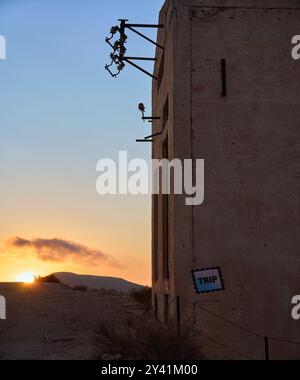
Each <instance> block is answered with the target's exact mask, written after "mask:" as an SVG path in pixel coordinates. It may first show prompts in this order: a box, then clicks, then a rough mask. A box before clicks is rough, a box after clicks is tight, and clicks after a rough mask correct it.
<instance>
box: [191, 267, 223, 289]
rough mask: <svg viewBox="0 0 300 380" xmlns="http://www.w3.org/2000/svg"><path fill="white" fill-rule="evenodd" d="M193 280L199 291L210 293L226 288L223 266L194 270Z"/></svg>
mask: <svg viewBox="0 0 300 380" xmlns="http://www.w3.org/2000/svg"><path fill="white" fill-rule="evenodd" d="M192 273H193V280H194V285H195V290H196V292H197V293H199V294H200V293H210V292H219V291H222V290H225V286H224V281H223V276H222V272H221V268H219V267H214V268H207V269H199V270H193V271H192Z"/></svg>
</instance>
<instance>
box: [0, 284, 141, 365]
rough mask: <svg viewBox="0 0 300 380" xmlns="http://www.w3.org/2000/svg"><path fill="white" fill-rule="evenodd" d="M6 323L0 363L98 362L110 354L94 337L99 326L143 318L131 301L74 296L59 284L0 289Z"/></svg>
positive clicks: (112, 294)
mask: <svg viewBox="0 0 300 380" xmlns="http://www.w3.org/2000/svg"><path fill="white" fill-rule="evenodd" d="M0 294H1V295H3V296H4V297H5V298H6V309H7V319H6V320H0V359H25V360H30V359H62V360H64V359H76V360H78V359H97V358H101V357H103V355H104V357H105V355H107V354H109V353H108V352H105V348H103V347H102V348H101V347H99V345H98V344H97V341H96V337H97V335H98V334H99V326H100V325H101V322H103V321H106V320H114V321H115V322H116V323H120V324H122V323H124V322H125V321H126V320H127V319H128V318H130V317H140V316H142V318H143V316H144V315H146V314H147V313H146V312H145V311H144V309H143V307H142V306H141V305H139V304H137V303H135V302H134V301H132V299H130V298H129V296H127V295H124V294H121V293H118V292H116V291H111V290H88V291H85V292H83V291H75V290H72V289H71V288H70V287H67V286H65V285H63V284H33V285H25V284H16V283H0Z"/></svg>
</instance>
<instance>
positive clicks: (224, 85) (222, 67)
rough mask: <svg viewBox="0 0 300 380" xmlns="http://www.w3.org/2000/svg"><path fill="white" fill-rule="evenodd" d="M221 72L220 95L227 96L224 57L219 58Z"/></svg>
mask: <svg viewBox="0 0 300 380" xmlns="http://www.w3.org/2000/svg"><path fill="white" fill-rule="evenodd" d="M221 73H222V97H223V98H226V96H227V76H226V74H227V73H226V59H224V58H223V59H222V60H221Z"/></svg>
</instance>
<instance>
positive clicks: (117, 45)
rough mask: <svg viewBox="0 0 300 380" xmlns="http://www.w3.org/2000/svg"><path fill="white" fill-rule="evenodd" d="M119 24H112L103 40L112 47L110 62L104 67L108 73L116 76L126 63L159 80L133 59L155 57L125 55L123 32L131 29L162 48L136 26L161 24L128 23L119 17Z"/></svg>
mask: <svg viewBox="0 0 300 380" xmlns="http://www.w3.org/2000/svg"><path fill="white" fill-rule="evenodd" d="M118 21H120V25H116V26H113V27H112V28H111V30H110V33H111V36H110V37H107V38H106V39H105V42H106V43H108V44H109V45H110V47H111V48H112V49H113V52H112V53H111V54H110V58H111V63H110V64H107V65H105V69H106V70H107V71H108V72H109V73H110V75H111V76H112V77H114V78H116V77H117V76H118V75H119V74H120V73H121V71H122V70H123V69H124V67H125V65H126V63H128V64H129V65H131V66H133V67H134V68H136V69H138V70H139V71H141V72H142V73H144V74H146V75H148V76H150V77H151V78H153V79H156V80H159V78H158V77H156V76H154V75H153V74H151V73H150V72H149V71H147V70H145V69H144V68H143V67H141V66H139V65H138V64H137V63H135V62H134V61H156V58H151V57H150V58H149V57H129V56H126V52H127V49H126V47H125V44H126V43H127V39H128V36H127V34H126V33H125V31H126V29H128V30H131V31H132V32H133V33H135V34H137V35H138V36H140V37H142V38H144V39H145V40H146V41H148V42H150V43H152V44H153V45H155V46H157V47H159V48H160V49H164V47H163V46H161V45H160V44H158V43H157V42H155V41H153V40H152V39H151V38H149V37H147V36H145V35H144V34H143V33H141V32H140V31H138V30H137V29H136V28H163V27H164V26H163V25H160V24H159V25H156V24H129V23H127V21H128V20H126V19H119V20H118ZM117 33H119V34H120V37H119V39H117V40H116V41H115V42H112V40H113V38H114V36H115V35H116V34H117ZM114 65H115V66H116V72H113V70H112V67H113V66H114Z"/></svg>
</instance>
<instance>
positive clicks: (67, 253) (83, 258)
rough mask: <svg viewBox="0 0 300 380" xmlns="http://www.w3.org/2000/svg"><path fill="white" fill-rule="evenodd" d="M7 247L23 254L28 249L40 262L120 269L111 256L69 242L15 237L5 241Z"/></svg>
mask: <svg viewBox="0 0 300 380" xmlns="http://www.w3.org/2000/svg"><path fill="white" fill-rule="evenodd" d="M7 246H8V247H9V248H13V249H17V250H18V251H22V252H24V253H26V250H29V249H30V250H31V251H33V253H34V254H35V255H36V256H37V257H38V258H39V259H40V260H42V261H48V262H56V263H57V262H64V261H67V260H72V261H75V262H76V263H81V264H88V265H100V264H106V265H110V266H114V267H119V268H121V265H120V264H119V263H118V261H117V260H115V259H114V258H113V257H112V256H110V255H107V254H106V253H103V252H101V251H99V250H97V249H91V248H89V247H86V246H84V245H82V244H78V243H74V242H72V241H69V240H63V239H57V238H54V239H31V240H27V239H23V238H21V237H18V236H16V237H13V238H12V239H10V240H8V241H7Z"/></svg>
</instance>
